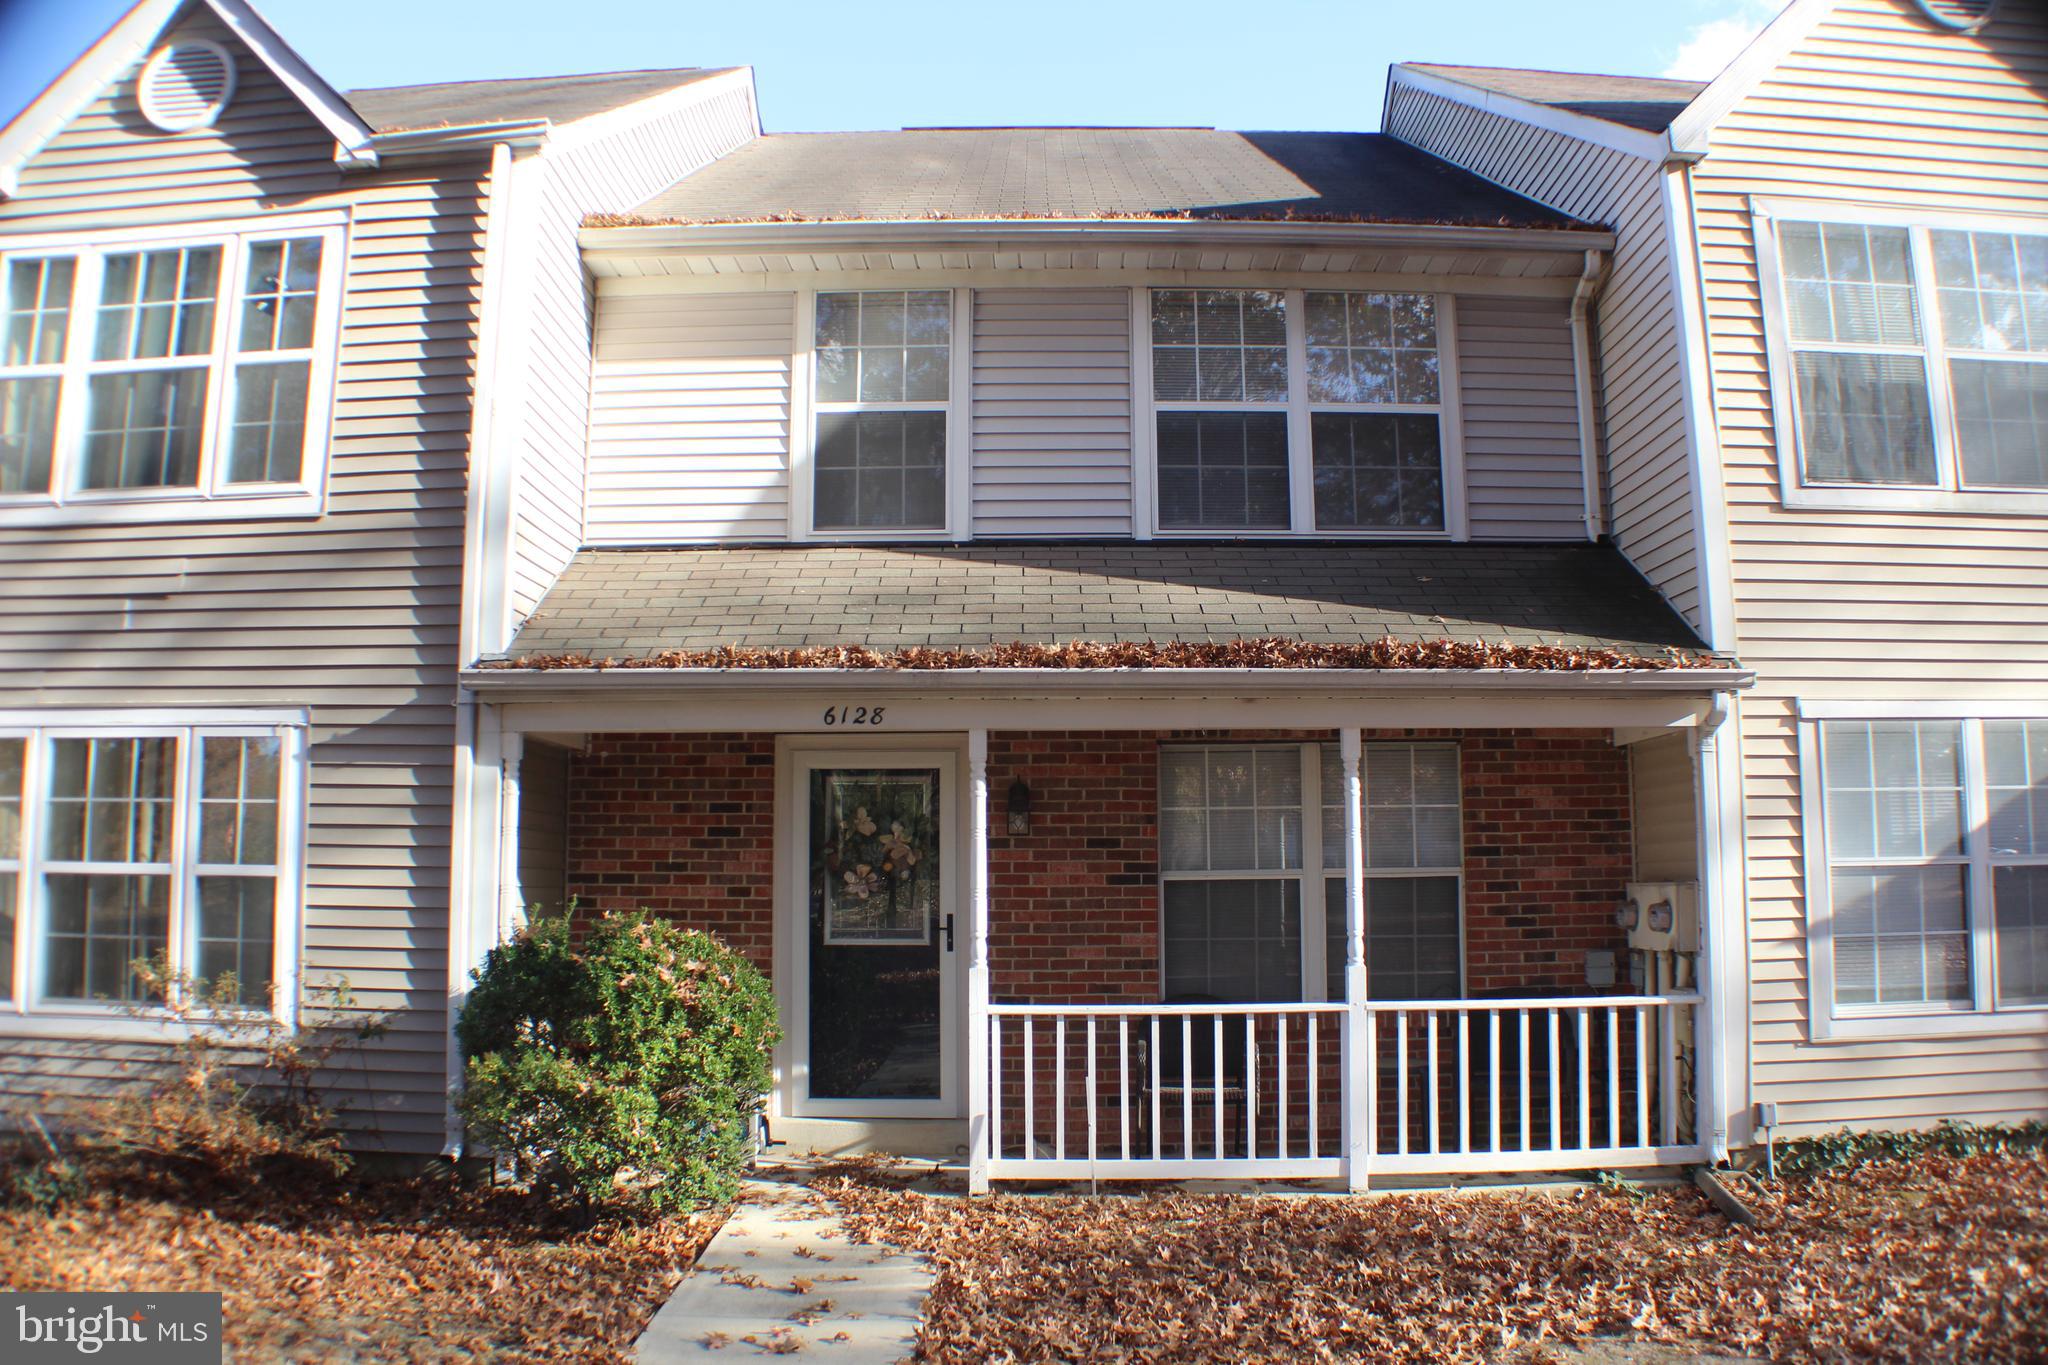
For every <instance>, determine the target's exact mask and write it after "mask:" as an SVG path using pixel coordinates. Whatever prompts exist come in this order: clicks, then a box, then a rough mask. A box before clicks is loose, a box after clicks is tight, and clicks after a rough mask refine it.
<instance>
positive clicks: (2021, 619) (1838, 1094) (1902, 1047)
mask: <svg viewBox="0 0 2048 1365" xmlns="http://www.w3.org/2000/svg"><path fill="white" fill-rule="evenodd" d="M1712 147H1713V150H1712V152H1711V154H1710V155H1709V156H1708V157H1707V159H1706V160H1705V161H1704V162H1702V163H1700V165H1699V166H1698V167H1696V168H1695V171H1694V193H1695V199H1696V204H1697V209H1698V214H1699V218H1700V247H1701V256H1702V261H1703V264H1704V267H1705V274H1706V280H1707V285H1706V289H1707V305H1708V313H1709V317H1710V321H1711V325H1712V329H1713V345H1714V367H1713V379H1714V388H1715V397H1716V402H1717V405H1718V410H1719V417H1720V425H1721V433H1722V448H1723V460H1724V463H1725V466H1726V486H1727V500H1728V520H1729V532H1730V537H1731V539H1732V541H1733V553H1734V566H1733V567H1734V581H1735V593H1736V615H1737V621H1738V635H1739V641H1738V648H1739V652H1740V655H1741V658H1742V661H1743V662H1744V663H1745V664H1746V665H1748V666H1750V667H1752V668H1755V669H1756V670H1757V672H1758V674H1759V681H1758V684H1757V687H1756V691H1755V694H1754V695H1753V696H1752V697H1750V698H1748V699H1746V700H1745V701H1744V703H1743V707H1742V717H1743V751H1744V794H1745V801H1746V815H1747V820H1746V838H1747V849H1748V860H1749V916H1750V926H1751V939H1752V941H1751V958H1752V960H1753V964H1754V966H1753V975H1752V986H1751V993H1752V1001H1751V1008H1752V1027H1753V1031H1754V1060H1753V1081H1754V1086H1755V1097H1756V1098H1758V1099H1763V1100H1774V1101H1776V1102H1777V1104H1778V1107H1779V1114H1780V1116H1781V1118H1782V1119H1783V1120H1784V1122H1785V1123H1786V1125H1787V1126H1788V1128H1789V1129H1791V1130H1792V1131H1815V1130H1821V1129H1828V1128H1835V1127H1839V1126H1841V1125H1843V1124H1854V1125H1858V1126H1873V1127H1900V1126H1908V1125H1917V1124H1924V1123H1931V1122H1934V1121H1935V1120H1937V1119H1940V1118H1944V1117H1954V1118H1962V1119H1972V1120H1992V1119H2003V1118H2016V1117H2035V1118H2038V1117H2042V1116H2044V1115H2048V1032H2044V1030H2043V1029H2042V1027H2041V1024H2040V1023H2039V1021H2038V1019H2036V1020H2035V1021H2034V1022H2032V1023H2030V1024H2027V1025H2025V1026H2024V1028H2023V1029H2021V1030H2019V1031H2015V1032H2013V1033H2010V1034H2005V1035H1993V1036H1983V1037H1958V1038H1951V1039H1946V1040H1941V1041H1929V1040H1925V1039H1913V1038H1910V1037H1904V1036H1902V1037H1900V1038H1898V1039H1896V1040H1886V1041H1872V1042H1829V1043H1822V1044H1813V1043H1810V1042H1809V1041H1808V1038H1809V1034H1808V1025H1809V1008H1810V1007H1809V1001H1808V999H1807V986H1806V962H1805V951H1806V904H1805V901H1804V899H1803V895H1804V886H1803V883H1804V871H1805V869H1804V861H1803V860H1804V858H1805V855H1806V846H1805V842H1804V838H1805V831H1804V830H1803V829H1802V828H1801V821H1800V782H1801V774H1800V771H1799V764H1798V754H1797V747H1796V739H1797V736H1796V728H1795V722H1794V718H1793V703H1794V699H1795V698H1799V697H1812V698H1829V697H1831V698H1844V699H1849V698H1853V699H1857V700H1866V699H1890V698H1926V699H1938V700H1945V701H1957V700H1970V701H1975V700H1982V701H1992V700H2000V699H2004V700H2022V701H2028V702H2038V703H2039V704H2040V709H2041V712H2042V713H2044V714H2048V518H2041V517H2024V516H1988V515H1987V516H1960V515H1951V514H1944V513H1940V512H1932V513H1928V512H1920V513H1872V512H1832V511H1792V512H1788V511H1786V510H1785V509H1784V507H1783V506H1782V505H1781V502H1780V498H1779V488H1778V472H1777V464H1776V454H1775V449H1774V444H1773V430H1772V417H1771V411H1770V397H1769V385H1768V375H1767V370H1766V363H1765V353H1764V340H1763V333H1762V330H1761V328H1762V323H1761V299H1760V298H1759V296H1758V290H1757V279H1756V261H1755V256H1754V251H1753V249H1752V240H1751V235H1750V222H1749V215H1748V205H1747V197H1748V196H1750V195H1761V196H1778V197H1786V198H1807V199H1833V200H1849V201H1856V202H1865V203H1878V204H1883V205H1884V206H1886V207H1888V208H1892V209H1897V208H1900V207H1904V206H1917V207H1923V208H1926V209H1928V210H1930V211H1934V210H1942V211H1965V212H1980V211H1981V212H1997V213H2015V214H2022V213H2023V214H2034V215H2042V214H2048V12H2044V11H2043V10H2042V9H2041V8H2040V7H2038V6H2028V5H2013V4H2008V5H2005V6H2003V7H2001V9H2000V11H1999V17H1998V18H1997V19H1996V20H1995V21H1994V22H1993V23H1991V24H1990V25H1989V26H1988V27H1987V28H1986V29H1985V30H1984V31H1983V32H1982V34H1980V35H1979V36H1978V37H1976V38H1970V37H1966V36H1962V35H1956V34H1950V33H1945V32H1943V31H1941V30H1938V29H1936V28H1935V27H1933V26H1932V25H1930V24H1928V23H1927V22H1926V21H1925V20H1924V19H1922V18H1920V17H1919V16H1918V14H1917V12H1916V10H1915V9H1914V7H1913V6H1912V5H1911V4H1910V3H1907V0H1843V3H1841V4H1840V5H1839V6H1838V7H1837V8H1836V10H1835V12H1834V14H1833V15H1832V16H1831V17H1829V18H1828V19H1827V20H1825V21H1823V22H1822V23H1821V25H1820V26H1819V27H1818V28H1817V29H1816V30H1815V32H1814V33H1813V34H1812V35H1811V36H1810V37H1809V38H1808V39H1807V40H1806V41H1805V42H1803V43H1802V44H1800V45H1799V46H1798V47H1797V48H1796V49H1795V50H1794V51H1793V52H1792V53H1791V54H1790V55H1789V56H1788V57H1787V58H1786V59H1785V60H1784V61H1783V62H1782V63H1781V64H1780V65H1779V67H1778V69H1777V70H1776V71H1774V72H1773V73H1772V74H1771V75H1770V76H1769V77H1768V78H1767V79H1765V80H1764V82H1763V83H1762V84H1761V85H1759V86H1758V87H1757V88H1756V89H1755V90H1754V91H1753V92H1752V93H1751V94H1750V95H1749V96H1748V97H1747V98H1745V99H1744V100H1743V101H1742V102H1741V103H1740V104H1739V105H1737V106H1736V108H1735V109H1734V110H1733V111H1732V112H1731V113H1730V115H1729V116H1728V118H1727V119H1726V120H1725V121H1724V122H1723V123H1722V125H1721V126H1719V127H1718V128H1717V129H1715V131H1714V133H1713V141H1712ZM1909 1031H1910V1024H1905V1023H1902V1024H1901V1026H1900V1032H1901V1034H1902V1035H1903V1034H1906V1033H1908V1032H1909Z"/></svg>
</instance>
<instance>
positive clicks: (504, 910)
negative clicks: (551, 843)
mask: <svg viewBox="0 0 2048 1365" xmlns="http://www.w3.org/2000/svg"><path fill="white" fill-rule="evenodd" d="M525 758H526V736H525V734H524V733H522V732H521V731H518V730H506V731H504V732H503V733H502V734H501V735H500V736H499V739H498V767H499V774H500V775H499V786H498V893H499V897H500V899H499V908H498V936H497V939H496V941H495V942H494V943H492V944H489V945H487V946H488V947H496V946H497V944H498V943H503V942H504V941H505V940H506V939H508V938H510V937H512V935H513V934H514V933H515V932H517V931H518V930H520V929H522V928H524V927H525V926H526V884H525V883H524V882H523V881H522V880H520V876H519V767H520V764H521V763H522V762H523V761H524V760H525Z"/></svg>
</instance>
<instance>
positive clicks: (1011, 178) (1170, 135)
mask: <svg viewBox="0 0 2048 1365" xmlns="http://www.w3.org/2000/svg"><path fill="white" fill-rule="evenodd" d="M633 212H634V213H635V214H636V215H638V216H640V217H643V218H651V219H673V220H677V221H681V222H691V223H707V222H758V221H762V220H766V219H773V218H796V219H808V220H835V219H873V220H879V221H891V222H902V221H909V220H916V219H923V218H1004V217H1044V218H1116V217H1132V216H1143V215H1150V214H1164V215H1176V216H1178V215H1186V216H1192V217H1196V218H1211V219H1272V218H1288V217H1293V218H1300V219H1308V220H1315V219H1325V218H1326V219H1335V220H1339V221H1357V222H1390V223H1455V224H1461V225H1465V226H1486V227H1492V226H1511V227H1545V228H1558V227H1571V226H1574V225H1575V223H1574V220H1573V219H1571V218H1569V217H1567V216H1565V215H1564V214H1561V213H1558V212H1556V211H1555V210H1552V209H1549V208H1546V207H1544V206H1543V205H1541V204H1538V203H1536V202H1535V201H1534V200H1532V199H1524V198H1523V197H1522V196H1520V195H1518V194H1514V193H1512V192H1510V191H1508V190H1504V189H1501V188H1499V187H1498V186H1495V185H1492V184H1489V183H1487V182H1486V181H1484V180H1481V179H1480V178H1479V177H1478V176H1476V175H1472V174H1471V173H1469V172H1467V171H1464V170H1461V169H1460V168H1458V167H1456V166H1453V165H1451V164H1450V163H1449V162H1446V161H1441V160H1439V159H1437V158H1436V157H1433V156H1430V155H1429V154H1428V153H1426V152H1422V151H1419V150H1417V149H1416V148H1414V147H1411V146H1409V145H1407V144H1406V143H1403V142H1401V141H1399V140H1397V139H1395V138H1391V137H1387V136H1386V135H1384V134H1380V133H1231V132H1222V131H1219V130H1217V129H1213V128H928V129H921V128H911V129H905V130H904V131H902V132H894V133H775V134H770V135H768V136H765V137H759V138H756V139H754V140H753V141H752V142H749V143H747V144H746V145H745V146H743V147H740V148H739V149H737V150H736V151H734V152H732V153H731V154H730V155H728V156H725V157H722V158H720V159H719V160H717V161H715V162H713V163H712V164H710V165H709V166H706V167H704V168H703V169H702V170H699V171H697V172H696V173H694V174H692V175H690V176H687V177H685V178H684V179H682V180H680V181H678V182H677V183H676V184H674V185H672V186H670V187H669V188H668V189H666V190H663V191H662V192H661V193H660V194H657V195H655V196H654V197H653V198H651V199H649V200H647V201H646V202H645V203H643V204H640V205H639V206H637V207H636V208H635V209H634V210H633Z"/></svg>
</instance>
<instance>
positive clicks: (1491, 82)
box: [1403, 62, 1707, 133]
mask: <svg viewBox="0 0 2048 1365" xmlns="http://www.w3.org/2000/svg"><path fill="white" fill-rule="evenodd" d="M1403 65H1404V66H1406V67H1408V68H1409V69H1410V70H1414V71H1422V72H1427V73H1428V74H1430V75H1432V76H1438V77H1441V78H1443V79H1445V80H1451V81H1457V82H1458V83H1459V84H1461V85H1469V86H1472V87H1473V88H1474V89H1478V90H1489V91H1492V92H1494V93H1496V94H1501V95H1511V96H1513V97H1514V98H1516V99H1520V100H1526V101H1528V102H1529V103H1531V104H1541V105H1544V106H1546V107H1548V108H1551V109H1562V110H1564V111H1566V112H1568V113H1573V114H1583V115H1585V116H1586V117H1587V118H1596V119H1599V120H1601V121H1602V122H1605V123H1613V124H1617V125H1619V126H1621V127H1624V128H1634V129H1636V130H1638V131H1639V132H1645V133H1661V132H1663V131H1664V130H1665V129H1666V128H1668V127H1670V126H1671V121H1672V120H1673V119H1674V118H1677V117H1678V115H1679V114H1681V113H1683V112H1684V111H1685V107H1686V106H1687V105H1688V104H1690V103H1691V102H1692V101H1693V100H1694V99H1695V98H1696V97H1697V96H1698V95H1699V93H1700V92H1701V91H1702V90H1704V89H1706V88H1707V83H1706V82H1705V81H1680V80H1670V79H1666V78H1664V77H1652V76H1605V75H1597V74H1594V73H1592V72H1586V71H1532V70H1524V69H1522V68H1519V67H1502V66H1448V65H1444V64H1442V63H1438V62H1407V63H1403Z"/></svg>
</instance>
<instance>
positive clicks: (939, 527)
mask: <svg viewBox="0 0 2048 1365" xmlns="http://www.w3.org/2000/svg"><path fill="white" fill-rule="evenodd" d="M816 325H817V331H816V335H815V337H814V341H813V346H812V352H811V355H812V367H813V371H814V373H815V375H816V381H815V382H816V400H817V401H816V406H815V409H814V413H815V416H814V421H815V423H816V442H815V446H814V449H813V458H812V476H811V525H812V527H813V529H815V530H819V531H855V532H858V531H943V530H945V529H946V522H947V473H946V465H947V442H948V437H949V433H948V427H949V425H950V419H951V400H952V364H953V358H952V346H953V295H952V292H951V291H950V290H943V289H925V290H888V291H863V292H860V293H821V294H819V295H818V307H817V324H816Z"/></svg>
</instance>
